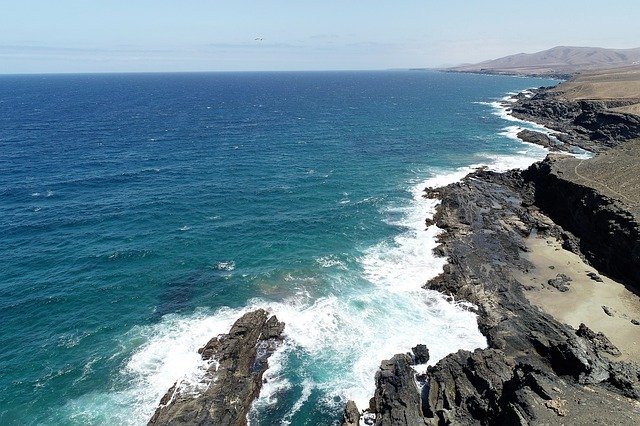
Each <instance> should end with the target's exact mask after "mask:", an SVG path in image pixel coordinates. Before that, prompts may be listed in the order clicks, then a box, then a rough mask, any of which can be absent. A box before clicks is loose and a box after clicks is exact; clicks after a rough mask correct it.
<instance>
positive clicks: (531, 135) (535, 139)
mask: <svg viewBox="0 0 640 426" xmlns="http://www.w3.org/2000/svg"><path fill="white" fill-rule="evenodd" d="M517 136H518V138H519V139H520V140H522V141H524V142H528V143H533V144H536V145H540V146H542V147H545V148H549V149H550V150H552V151H568V152H571V145H569V144H563V143H557V142H556V141H553V140H551V138H550V137H549V136H547V135H546V134H544V133H541V132H536V131H534V130H529V129H523V130H521V131H519V132H518V134H517Z"/></svg>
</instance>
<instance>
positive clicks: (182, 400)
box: [149, 309, 284, 425]
mask: <svg viewBox="0 0 640 426" xmlns="http://www.w3.org/2000/svg"><path fill="white" fill-rule="evenodd" d="M283 329H284V323H282V322H280V321H278V319H277V318H276V317H275V316H271V317H269V314H268V313H267V312H266V311H265V310H263V309H258V310H256V311H253V312H249V313H247V314H245V315H243V316H242V317H241V318H239V319H238V320H237V321H236V322H235V323H234V324H233V326H232V327H231V330H230V331H229V334H224V335H221V336H217V337H214V338H212V339H211V340H210V341H209V342H208V343H207V344H206V345H205V346H204V347H203V348H201V349H200V350H198V353H200V354H201V356H202V359H203V360H209V359H215V361H216V362H215V363H211V366H210V367H209V369H208V370H207V373H206V376H205V380H206V382H207V386H206V389H205V390H203V391H201V392H191V391H189V389H183V388H182V386H181V384H180V383H176V384H174V385H173V386H172V387H171V389H169V391H168V392H167V393H166V394H165V395H164V397H163V398H162V399H161V400H160V405H159V406H158V408H157V409H156V411H155V413H154V414H153V417H152V418H151V420H149V425H170V424H171V425H173V424H199V425H246V423H247V413H248V412H249V409H250V408H251V404H252V403H253V401H254V399H255V398H256V397H257V396H258V394H259V392H260V388H261V387H262V375H263V373H264V372H265V370H266V369H267V367H268V364H267V360H268V358H269V356H270V355H271V354H272V353H273V352H274V351H275V350H276V348H277V347H278V346H279V344H280V343H281V341H282V338H283V336H282V332H283Z"/></svg>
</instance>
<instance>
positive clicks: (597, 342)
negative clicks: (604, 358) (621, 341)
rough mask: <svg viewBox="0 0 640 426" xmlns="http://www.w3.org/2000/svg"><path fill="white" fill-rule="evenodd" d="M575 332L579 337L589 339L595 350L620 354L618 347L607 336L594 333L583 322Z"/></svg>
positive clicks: (614, 354) (615, 354)
mask: <svg viewBox="0 0 640 426" xmlns="http://www.w3.org/2000/svg"><path fill="white" fill-rule="evenodd" d="M576 334H577V335H578V336H580V337H584V338H585V339H589V340H590V341H591V342H592V343H593V344H594V347H595V349H596V350H598V351H602V352H606V353H608V354H609V355H613V356H620V355H622V353H621V352H620V349H618V348H617V347H616V346H615V345H614V344H613V343H611V341H610V340H609V338H607V336H605V335H604V334H602V333H596V332H594V331H593V330H591V329H590V328H589V327H587V326H586V325H584V324H580V327H578V331H576Z"/></svg>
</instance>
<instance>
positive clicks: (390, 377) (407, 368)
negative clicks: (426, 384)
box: [370, 354, 424, 426]
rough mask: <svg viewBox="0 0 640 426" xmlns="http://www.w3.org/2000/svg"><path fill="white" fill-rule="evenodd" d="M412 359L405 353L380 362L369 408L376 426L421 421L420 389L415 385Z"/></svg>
mask: <svg viewBox="0 0 640 426" xmlns="http://www.w3.org/2000/svg"><path fill="white" fill-rule="evenodd" d="M411 364H412V360H411V358H410V357H409V356H408V355H406V354H398V355H395V356H394V357H393V358H391V359H390V360H385V361H382V364H381V365H380V369H379V370H378V372H377V373H376V378H375V381H376V391H375V394H374V396H373V398H372V399H371V404H370V405H371V407H370V411H372V412H373V413H375V415H376V420H375V425H376V426H391V425H419V424H422V423H424V420H423V417H422V412H421V400H420V391H419V389H418V388H417V387H416V384H415V380H414V376H415V372H414V371H413V369H412V368H411Z"/></svg>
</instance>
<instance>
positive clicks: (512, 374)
mask: <svg viewBox="0 0 640 426" xmlns="http://www.w3.org/2000/svg"><path fill="white" fill-rule="evenodd" d="M518 96H520V95H515V96H514V98H513V99H515V101H514V102H509V104H507V105H512V104H516V103H518V102H519V99H518ZM524 97H525V98H526V99H529V97H527V96H524ZM531 97H535V95H533V96H531ZM520 100H521V99H520ZM505 102H508V101H506V99H503V103H502V104H501V108H504V111H503V112H504V113H506V112H507V109H506V107H507V105H505ZM500 114H501V113H498V114H497V115H500ZM511 121H518V122H522V123H525V122H526V123H534V124H531V126H532V127H534V128H536V129H537V130H542V131H543V132H545V133H546V131H548V132H549V134H554V135H555V134H556V133H558V134H559V133H560V132H559V131H557V130H553V129H549V128H546V127H544V126H543V125H542V124H539V123H535V122H532V121H531V122H529V121H527V120H525V119H523V118H517V117H514V118H513V120H511ZM512 133H513V132H512ZM510 136H511V137H512V138H515V135H510ZM563 142H564V141H563ZM522 143H523V144H525V145H527V142H526V141H523V142H522ZM545 161H546V160H545ZM544 163H545V162H541V163H536V164H534V165H533V166H531V167H529V169H527V170H526V171H519V170H504V169H502V170H500V168H499V167H497V165H496V167H495V169H496V170H495V171H491V170H490V168H487V167H480V168H477V169H476V170H475V171H471V170H470V169H472V168H467V169H465V170H464V171H463V170H458V172H455V173H451V176H449V177H451V178H452V179H451V180H453V182H447V183H448V185H446V186H439V187H437V188H431V189H427V191H426V194H425V196H426V197H427V198H430V199H432V201H431V202H430V203H428V204H429V205H433V206H434V208H435V214H434V215H433V218H430V217H426V218H425V217H424V216H423V217H422V220H423V221H424V220H425V219H426V224H427V226H429V225H436V226H437V227H438V228H439V229H440V231H438V232H436V233H435V234H433V235H437V241H438V243H439V246H438V247H436V248H435V249H434V250H433V251H434V253H435V254H436V255H437V256H438V257H439V258H441V259H446V264H445V265H444V268H443V270H442V273H441V274H440V275H438V276H437V277H435V278H433V279H431V280H430V281H429V282H428V283H427V284H426V285H425V286H424V288H425V289H431V290H436V291H438V292H439V293H441V294H444V295H448V296H449V297H450V298H451V299H453V300H456V301H457V302H459V303H458V304H460V302H461V306H465V305H467V306H469V305H468V304H473V305H474V306H475V307H477V309H474V312H475V313H476V314H477V321H478V326H479V328H480V331H481V332H482V334H483V335H484V337H485V338H486V341H487V347H486V348H484V349H476V350H475V351H473V352H470V351H466V350H460V351H458V352H455V353H452V354H449V355H447V356H444V357H441V356H436V357H434V359H439V358H441V359H439V361H438V362H437V363H436V364H435V365H431V364H433V363H430V364H427V363H428V362H429V359H430V354H429V348H428V346H425V345H421V344H418V345H417V346H414V347H413V348H412V349H411V352H408V353H405V354H398V355H395V356H393V357H392V358H391V359H389V360H385V361H383V362H382V365H381V366H380V368H379V369H378V372H377V373H376V374H375V385H376V389H375V393H374V396H373V398H371V400H370V401H369V404H368V408H366V409H365V410H363V411H360V410H359V408H360V409H362V408H365V407H366V406H367V404H366V401H364V402H363V401H362V400H360V401H358V405H356V404H355V403H354V402H353V401H349V402H348V403H347V406H346V410H345V416H344V419H343V421H344V422H343V424H345V425H356V424H362V423H364V424H376V425H392V424H417V423H425V424H442V423H447V422H453V423H463V424H484V423H486V422H489V423H491V422H509V423H515V424H529V423H530V422H533V421H535V422H541V421H542V422H543V423H545V422H546V423H553V422H555V421H557V418H558V417H564V418H567V419H569V420H571V421H573V422H577V423H580V422H585V423H586V422H588V421H589V420H592V419H594V418H595V419H602V420H605V419H607V420H610V419H612V418H613V419H614V421H620V422H623V423H630V422H636V421H639V420H640V418H638V415H639V413H638V412H637V409H636V405H635V403H634V402H633V399H634V398H636V399H637V398H638V397H639V395H640V384H639V383H638V373H639V372H640V370H638V367H637V365H633V364H628V363H626V362H621V360H630V359H633V358H634V357H635V354H636V352H635V348H633V347H624V345H620V346H621V347H620V348H616V347H615V344H614V343H615V342H613V343H612V341H610V340H609V339H608V338H607V337H606V336H605V335H604V334H602V333H600V330H598V329H596V328H595V327H594V328H593V330H592V329H591V328H590V327H588V326H583V325H581V324H582V322H587V323H590V324H593V323H592V322H589V321H588V320H583V319H579V321H580V323H581V324H578V330H577V331H576V330H575V329H574V328H573V327H571V326H570V325H567V324H564V322H565V321H567V322H571V321H569V320H568V319H567V318H566V317H563V316H562V315H559V314H558V312H557V311H555V312H554V311H553V310H552V309H548V306H546V304H548V300H549V299H553V298H554V293H550V295H545V296H549V297H548V298H547V299H544V298H542V299H541V298H538V299H536V298H535V297H532V294H534V291H535V290H536V289H535V288H533V286H532V285H530V284H526V283H524V281H527V279H530V278H531V277H532V274H533V272H532V271H535V269H536V265H537V264H536V262H535V261H534V260H533V259H530V258H528V256H529V255H532V256H533V254H539V252H540V250H539V248H537V247H535V245H534V244H532V242H531V239H532V238H538V236H543V237H545V238H549V239H558V240H560V241H562V245H563V246H565V247H568V248H570V249H571V250H572V251H574V253H575V255H576V256H577V255H580V256H581V257H582V258H583V259H584V258H586V257H585V255H584V254H582V253H581V252H580V247H579V239H578V238H576V236H574V235H573V234H571V233H570V232H567V231H566V230H565V229H563V228H561V227H560V226H559V225H558V224H556V223H554V221H553V220H552V219H551V218H550V217H549V216H547V215H546V214H545V212H544V211H543V209H542V208H541V207H540V206H539V205H537V204H536V203H537V199H536V196H537V191H539V190H540V188H538V187H536V185H540V184H539V183H538V182H536V178H537V177H540V176H542V175H543V174H544V171H540V165H541V164H544ZM468 171H471V173H468V174H467V175H466V177H463V176H462V175H463V174H466V172H468ZM463 172H464V173H463ZM438 179H443V178H442V176H438ZM438 179H434V181H437V180H438ZM441 183H444V182H441ZM434 186H435V185H434ZM429 209H431V207H429V208H427V210H429ZM554 250H555V248H554ZM583 259H581V261H583ZM552 266H554V269H553V271H554V272H557V274H562V273H563V272H565V271H564V269H563V268H561V266H562V265H560V264H557V265H552ZM537 267H538V268H540V265H539V264H538V265H537ZM591 272H593V271H591ZM580 282H584V281H580V280H578V279H576V280H574V285H578V284H579V283H580ZM543 290H545V291H546V290H548V289H547V288H543ZM420 291H423V292H424V290H420ZM552 291H556V290H552ZM558 291H559V290H558ZM527 292H529V293H527ZM538 293H540V294H541V292H538ZM534 296H535V294H534ZM536 306H541V307H542V308H543V309H542V310H541V309H538V308H537V307H536ZM634 306H636V305H634ZM616 308H617V310H616V312H619V311H620V310H619V307H614V309H616ZM545 310H546V312H545ZM276 313H278V312H276ZM554 314H555V317H554ZM278 315H279V316H280V314H279V313H278ZM623 315H627V316H628V315H629V314H627V313H623ZM285 322H287V321H286V318H285ZM572 324H575V322H574V323H572ZM629 324H631V325H633V326H634V327H635V324H633V323H631V322H629ZM574 327H575V325H574ZM629 329H630V330H631V333H632V334H633V333H634V332H635V330H634V329H633V327H629ZM638 330H640V327H639V328H638ZM627 337H628V336H627ZM622 338H623V339H624V338H626V337H624V336H623V337H622ZM613 340H614V341H620V339H617V338H614V339H613ZM431 349H433V350H434V352H435V353H437V352H438V350H440V348H431ZM618 349H620V350H618ZM618 352H621V353H622V354H623V356H622V357H621V356H620V355H619V354H618ZM275 355H276V356H277V354H275ZM426 365H431V366H430V367H427V368H426V369H425V367H426ZM416 371H419V374H417V375H416ZM265 377H268V378H269V381H271V380H272V379H273V378H272V377H271V376H270V373H269V371H268V370H267V371H266V372H265ZM416 384H418V386H416ZM273 385H274V384H273V383H266V386H267V387H268V386H273ZM276 386H277V384H276ZM307 397H308V396H307ZM259 399H264V398H263V396H262V395H260V397H259ZM611 402H613V405H612V406H611V409H610V410H606V409H603V406H605V405H608V404H610V403H611ZM584 405H586V406H588V407H589V408H588V409H583V408H584V407H583V406H584Z"/></svg>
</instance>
